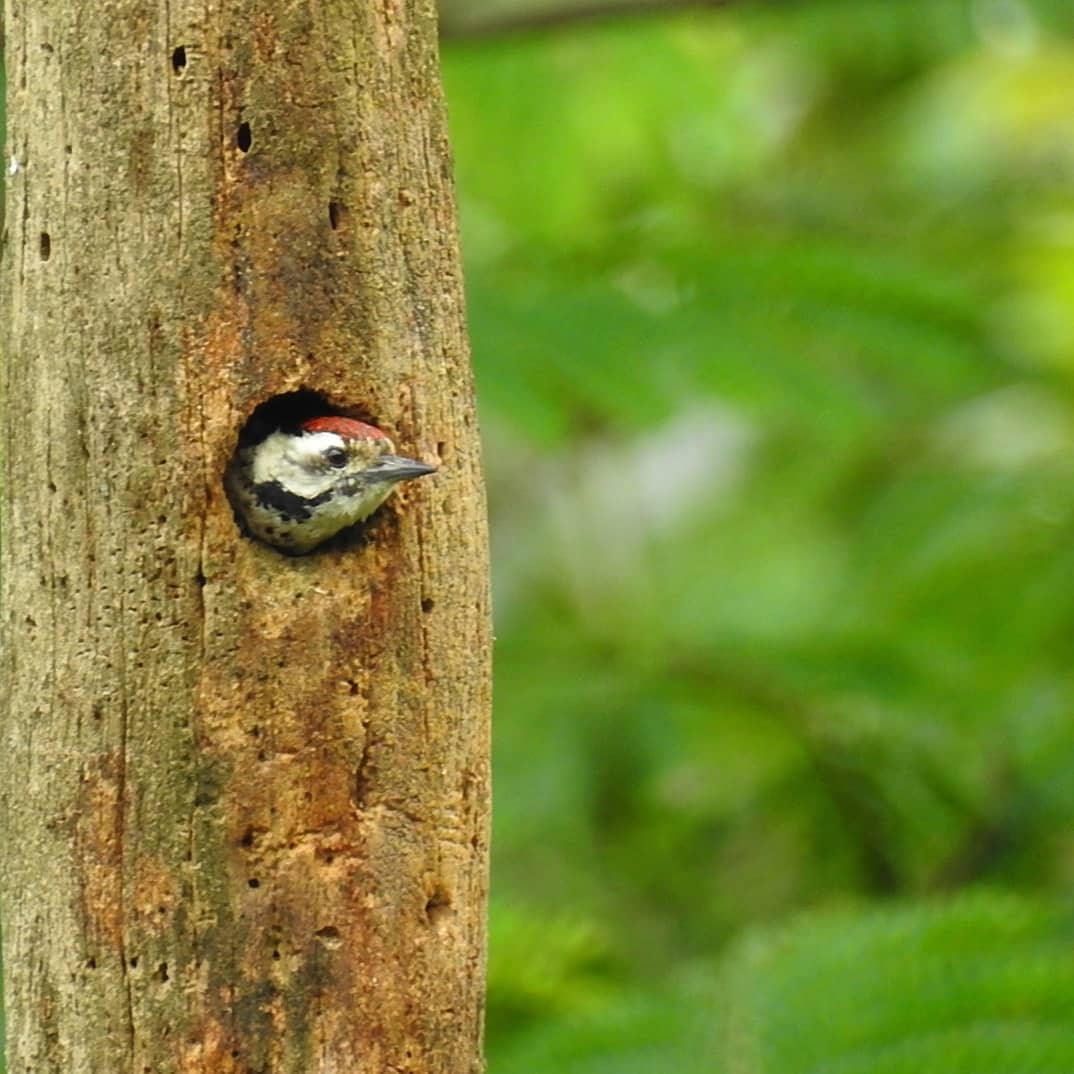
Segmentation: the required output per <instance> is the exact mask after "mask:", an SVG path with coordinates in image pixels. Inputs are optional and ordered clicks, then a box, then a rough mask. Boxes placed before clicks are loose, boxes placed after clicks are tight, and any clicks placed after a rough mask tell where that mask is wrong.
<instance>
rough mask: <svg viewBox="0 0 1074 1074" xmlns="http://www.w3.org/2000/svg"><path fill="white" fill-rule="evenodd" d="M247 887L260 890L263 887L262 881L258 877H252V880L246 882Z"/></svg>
mask: <svg viewBox="0 0 1074 1074" xmlns="http://www.w3.org/2000/svg"><path fill="white" fill-rule="evenodd" d="M246 886H247V887H249V888H259V887H261V881H260V880H258V879H257V877H256V876H251V877H250V879H249V880H247V881H246Z"/></svg>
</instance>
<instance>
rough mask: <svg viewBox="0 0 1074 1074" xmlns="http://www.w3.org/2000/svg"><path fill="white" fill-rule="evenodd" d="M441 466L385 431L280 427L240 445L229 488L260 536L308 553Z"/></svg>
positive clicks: (254, 533) (236, 505) (295, 550)
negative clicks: (396, 450)
mask: <svg viewBox="0 0 1074 1074" xmlns="http://www.w3.org/2000/svg"><path fill="white" fill-rule="evenodd" d="M435 469H436V468H435V467H434V466H429V465H428V464H426V463H422V462H418V461H417V460H415V459H405V458H399V457H398V456H396V455H395V454H393V448H392V442H391V441H390V440H389V439H388V438H387V437H386V436H383V435H379V436H378V435H374V436H350V437H345V436H341V435H340V434H339V433H337V432H333V431H330V430H322V429H318V430H316V431H307V432H304V433H298V434H295V433H285V432H282V431H278V432H274V433H272V434H271V435H269V436H268V437H266V438H265V439H264V440H262V441H261V442H260V443H257V444H254V445H252V446H248V447H245V448H243V449H242V450H241V451H240V452H239V453H238V455H237V456H236V459H235V462H234V464H233V465H232V466H231V467H229V469H228V477H227V482H228V489H229V493H228V494H229V496H230V498H231V501H232V506H234V507H235V508H236V510H237V511H238V512H239V513H240V514H241V515H242V517H243V519H244V521H245V523H246V525H247V527H248V528H249V530H250V531H251V533H252V534H253V536H255V537H258V538H260V539H261V540H263V541H265V542H266V543H267V544H272V545H276V546H277V547H279V548H282V549H284V550H285V551H289V552H297V553H302V552H308V551H310V550H311V549H313V548H315V547H316V546H317V545H318V544H320V543H321V542H322V541H325V540H327V539H328V538H330V537H332V536H334V535H335V534H336V533H338V532H339V531H340V530H341V529H343V528H345V527H347V526H352V525H354V523H356V522H361V521H363V520H364V519H366V518H368V517H369V516H370V515H371V514H372V513H373V512H374V511H375V510H376V509H377V508H378V507H379V506H380V505H381V504H382V503H383V502H384V501H385V500H386V499H387V498H388V497H389V496H390V495H391V493H392V491H393V490H394V489H395V487H396V486H397V485H398V484H399V482H400V481H407V480H409V479H411V478H414V477H421V476H422V475H423V474H428V473H432V472H433V470H435Z"/></svg>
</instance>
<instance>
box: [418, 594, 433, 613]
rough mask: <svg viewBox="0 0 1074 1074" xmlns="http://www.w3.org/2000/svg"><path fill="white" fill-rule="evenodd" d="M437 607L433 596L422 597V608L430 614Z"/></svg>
mask: <svg viewBox="0 0 1074 1074" xmlns="http://www.w3.org/2000/svg"><path fill="white" fill-rule="evenodd" d="M435 607H436V601H434V600H433V598H432V597H422V599H421V610H422V611H423V612H424V613H425V614H426V615H428V614H429V612H431V611H432V610H433V608H435Z"/></svg>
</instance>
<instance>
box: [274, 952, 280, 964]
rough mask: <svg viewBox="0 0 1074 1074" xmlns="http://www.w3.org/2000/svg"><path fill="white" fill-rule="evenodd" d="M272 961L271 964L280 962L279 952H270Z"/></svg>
mask: <svg viewBox="0 0 1074 1074" xmlns="http://www.w3.org/2000/svg"><path fill="white" fill-rule="evenodd" d="M272 961H273V962H279V961H280V952H279V950H278V949H274V950H273V952H272Z"/></svg>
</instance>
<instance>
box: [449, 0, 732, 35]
mask: <svg viewBox="0 0 1074 1074" xmlns="http://www.w3.org/2000/svg"><path fill="white" fill-rule="evenodd" d="M730 2H731V0H579V2H578V3H573V4H572V3H566V4H560V5H558V6H549V7H528V8H526V7H520V8H518V9H515V10H503V11H496V10H487V9H486V10H485V11H483V12H481V11H479V12H478V13H477V14H476V15H475V14H474V13H473V12H472V10H469V11H468V10H467V5H466V4H465V3H460V4H458V5H457V6H456V5H454V4H450V5H443V6H442V8H441V12H440V37H441V38H442V39H443V40H460V39H470V38H477V37H495V36H497V35H499V34H511V33H529V32H535V31H536V32H539V31H541V30H554V29H558V28H559V27H561V26H569V25H571V24H573V23H578V22H595V21H597V20H600V19H611V18H616V17H618V16H622V15H660V14H667V13H670V12H672V11H682V10H687V9H691V8H692V9H705V8H718V7H725V6H726V5H727V4H728V3H730Z"/></svg>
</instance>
